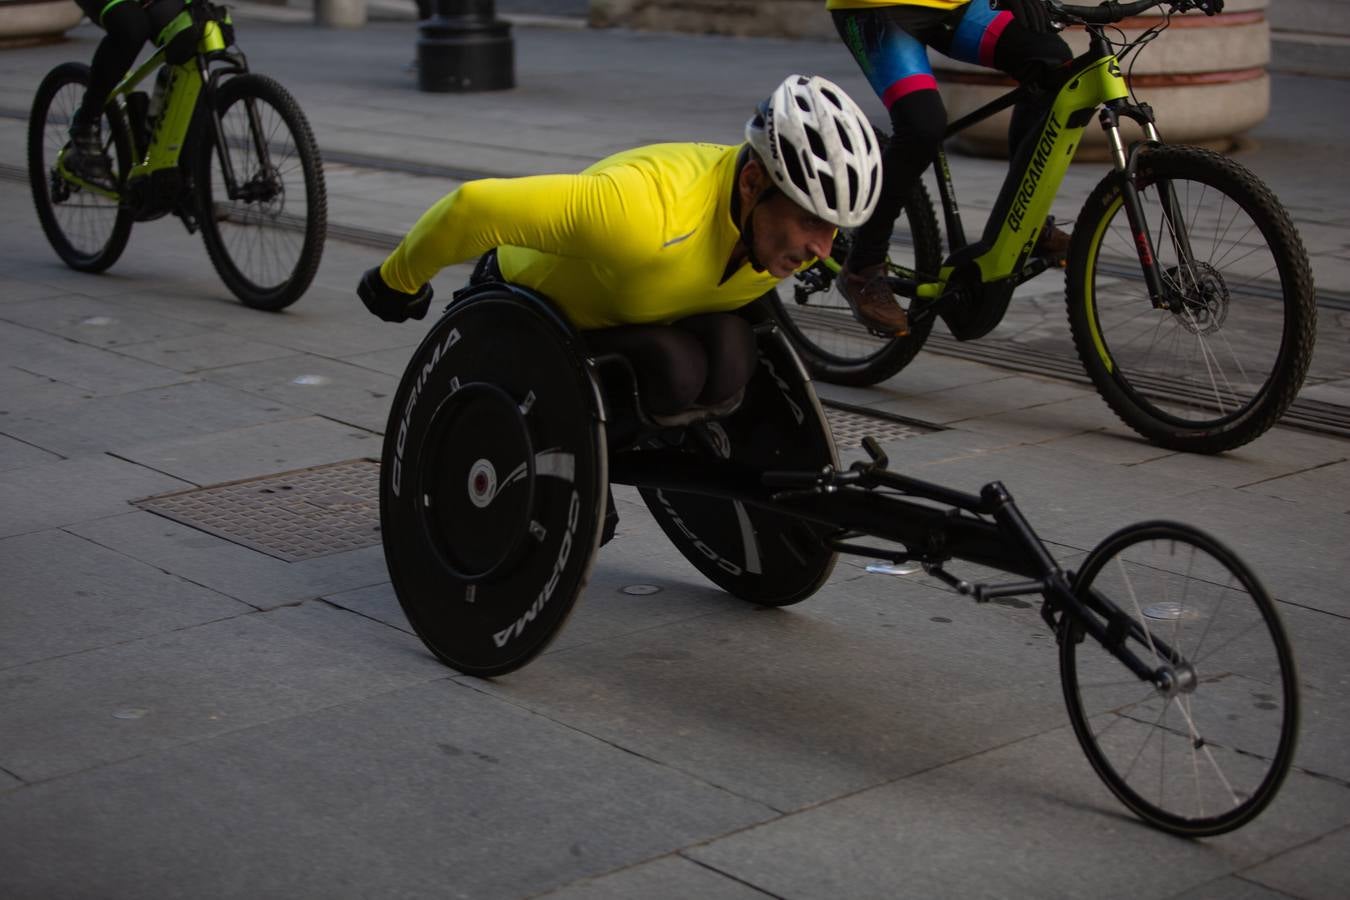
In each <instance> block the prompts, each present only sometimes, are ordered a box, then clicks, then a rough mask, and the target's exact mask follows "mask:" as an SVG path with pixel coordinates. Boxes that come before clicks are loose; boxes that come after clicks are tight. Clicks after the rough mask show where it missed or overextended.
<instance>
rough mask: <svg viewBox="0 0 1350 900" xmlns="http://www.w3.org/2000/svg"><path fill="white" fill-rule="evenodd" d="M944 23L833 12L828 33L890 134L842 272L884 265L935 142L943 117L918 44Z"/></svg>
mask: <svg viewBox="0 0 1350 900" xmlns="http://www.w3.org/2000/svg"><path fill="white" fill-rule="evenodd" d="M947 16H948V14H947V13H944V12H942V11H940V10H935V9H931V8H928V7H920V6H907V7H888V8H881V9H840V10H835V11H834V25H835V28H836V30H838V32H839V36H840V37H841V38H843V41H844V44H845V45H846V46H847V47H848V48H849V51H850V52H851V53H852V54H853V58H854V59H855V60H856V61H857V63H858V65H859V67H860V68H861V69H862V71H863V74H864V75H865V76H867V80H868V82H869V83H870V84H871V85H872V89H873V90H874V91H876V93H877V96H878V97H880V98H881V101H882V103H884V104H885V105H886V109H887V111H888V112H889V114H890V119H891V131H892V134H891V140H890V142H889V143H888V144H887V145H886V149H885V152H884V153H883V154H882V166H883V168H884V170H885V174H884V177H883V179H882V189H881V196H880V197H879V198H878V200H877V207H876V211H875V212H874V213H873V214H872V217H871V218H870V219H869V220H868V221H867V222H866V223H865V224H864V225H862V226H861V227H859V228H858V229H857V230H856V231H855V232H854V234H853V236H852V247H851V249H850V251H849V268H850V269H851V270H853V271H858V270H860V269H862V268H864V267H868V266H873V265H876V264H878V263H880V262H882V261H883V260H884V259H885V258H886V246H887V244H888V242H889V241H890V236H891V231H892V229H893V228H894V227H895V220H896V217H898V216H899V215H900V209H901V207H902V206H903V204H904V198H905V197H907V196H908V195H909V191H910V188H911V186H912V185H913V184H914V181H915V180H916V179H917V178H919V176H921V175H922V174H923V170H924V169H926V168H927V167H928V165H929V163H931V162H932V160H933V156H934V155H935V154H936V152H937V149H938V147H939V146H940V145H941V143H942V133H943V131H944V130H945V129H946V127H947V111H946V108H945V107H944V106H943V103H942V97H941V95H939V94H938V88H937V80H936V79H935V78H934V77H933V70H932V68H931V67H930V66H929V64H928V54H927V51H926V50H925V47H924V40H923V37H924V36H925V35H926V33H927V31H928V30H930V29H932V28H933V27H935V26H937V25H938V24H939V23H940V22H941V21H942V20H943V19H945V18H947Z"/></svg>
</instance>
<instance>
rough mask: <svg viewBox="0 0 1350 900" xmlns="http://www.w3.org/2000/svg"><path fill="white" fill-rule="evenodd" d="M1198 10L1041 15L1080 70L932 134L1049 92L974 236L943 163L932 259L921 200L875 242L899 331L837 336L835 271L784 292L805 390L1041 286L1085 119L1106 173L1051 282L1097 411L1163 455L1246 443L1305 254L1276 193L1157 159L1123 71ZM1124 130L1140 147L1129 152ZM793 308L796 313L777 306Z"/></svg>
mask: <svg viewBox="0 0 1350 900" xmlns="http://www.w3.org/2000/svg"><path fill="white" fill-rule="evenodd" d="M1158 6H1163V7H1167V11H1168V14H1167V15H1166V16H1164V17H1163V18H1162V19H1161V20H1160V21H1159V22H1158V24H1157V25H1155V26H1154V27H1152V28H1150V29H1148V30H1146V31H1144V32H1143V33H1142V34H1140V35H1138V36H1136V37H1135V38H1134V39H1133V40H1129V41H1126V40H1124V38H1121V39H1120V40H1118V41H1116V42H1115V43H1113V42H1112V40H1111V38H1110V37H1108V33H1107V32H1108V28H1109V26H1111V25H1113V24H1115V23H1118V22H1120V21H1122V20H1123V19H1125V18H1128V17H1130V16H1135V15H1138V14H1139V13H1141V12H1144V11H1146V10H1148V9H1151V8H1153V7H1158ZM1195 6H1196V3H1195V0H1140V2H1136V3H1114V2H1108V3H1103V4H1101V5H1100V6H1071V5H1068V4H1064V3H1060V2H1059V0H1046V7H1047V9H1048V11H1049V13H1050V16H1051V18H1052V20H1054V21H1055V22H1057V23H1059V24H1061V25H1084V26H1086V30H1087V33H1088V37H1089V47H1088V50H1087V52H1085V53H1084V54H1083V55H1081V56H1079V57H1077V58H1076V59H1075V60H1074V61H1073V62H1072V64H1071V65H1070V66H1069V67H1068V68H1066V69H1065V70H1062V71H1061V72H1059V73H1057V74H1056V76H1055V80H1054V82H1053V83H1052V84H1050V85H1047V86H1045V87H1044V88H1041V87H1036V88H1028V87H1021V88H1018V89H1016V90H1014V91H1012V92H1010V93H1008V94H1006V95H1004V96H1003V97H1001V98H999V99H997V100H995V101H993V102H992V103H989V104H987V105H986V106H984V107H982V108H980V109H978V110H976V111H975V112H972V113H971V114H969V115H967V116H965V117H964V118H962V119H960V120H959V121H957V122H953V123H952V124H951V125H950V126H949V127H948V129H947V134H948V136H951V135H953V134H956V133H958V132H960V131H962V130H964V129H966V128H968V127H970V126H971V125H973V124H975V123H976V122H979V121H982V120H984V119H987V118H988V117H990V116H992V115H994V114H995V113H997V112H999V111H1001V110H1004V109H1007V108H1008V107H1010V106H1012V105H1013V104H1014V103H1015V102H1016V101H1017V100H1018V99H1020V98H1021V97H1022V96H1023V95H1025V94H1026V92H1027V91H1028V90H1034V89H1049V90H1052V91H1054V92H1055V99H1054V104H1053V107H1052V109H1051V112H1050V113H1049V115H1048V116H1047V117H1046V119H1045V121H1044V123H1043V125H1042V127H1041V130H1040V133H1039V135H1038V136H1037V138H1036V139H1035V140H1029V141H1027V143H1026V146H1024V147H1022V148H1020V150H1019V152H1018V154H1017V155H1016V157H1015V158H1014V160H1013V162H1012V165H1011V166H1010V168H1009V173H1008V177H1007V179H1006V180H1005V181H1004V184H1003V188H1002V190H1001V192H1000V193H999V196H998V199H997V201H996V202H995V205H994V209H993V212H992V213H991V215H990V217H989V221H988V223H987V225H986V227H985V229H984V232H983V234H982V235H981V236H980V237H979V238H978V239H976V240H972V241H967V239H966V236H965V232H964V230H963V228H962V224H961V216H960V212H959V210H958V208H957V205H956V199H955V190H954V188H953V185H952V178H951V172H950V170H949V169H948V166H947V159H946V156H945V154H941V153H940V154H939V155H938V159H937V160H936V162H935V166H934V169H935V172H936V175H937V187H938V192H939V195H940V198H941V201H942V210H943V218H944V222H945V224H946V229H947V245H948V248H947V252H946V253H944V252H943V246H942V237H941V231H940V230H939V228H938V222H937V216H936V215H935V214H934V211H933V204H932V200H931V199H930V197H929V194H928V193H927V190H926V188H925V187H924V185H923V184H922V183H920V184H917V185H916V186H915V188H914V192H913V194H912V195H911V196H910V197H909V198H908V201H907V203H906V204H905V207H904V210H903V215H902V216H901V218H900V219H899V221H898V223H897V231H896V235H895V239H894V240H893V242H892V257H891V263H890V270H891V278H890V279H889V280H890V283H891V285H892V287H893V288H894V289H895V292H896V294H897V295H899V296H901V297H905V298H908V299H909V321H910V333H909V334H908V335H906V336H904V337H900V338H895V337H889V336H877V335H875V334H872V333H870V332H869V331H868V330H867V329H866V328H864V327H863V326H862V325H859V324H857V323H856V322H854V321H853V319H852V316H851V315H850V313H849V310H848V306H847V304H846V303H845V301H844V299H843V297H842V296H841V295H840V294H839V292H838V289H837V288H836V287H835V286H834V279H835V277H836V276H837V275H838V272H839V261H838V260H839V259H842V253H843V252H845V250H846V242H847V236H842V237H841V240H840V241H838V242H836V243H837V244H838V245H839V246H838V247H837V249H836V256H837V257H838V258H837V259H830V260H824V261H822V262H821V263H818V264H816V265H815V266H813V267H811V268H810V269H808V270H807V271H806V272H804V273H802V274H801V275H800V276H799V280H798V283H797V285H796V286H795V297H794V298H793V299H792V300H786V299H783V298H781V297H780V298H778V300H777V315H778V318H779V319H780V321H781V322H782V323H783V326H784V330H785V331H786V332H787V334H788V336H789V338H790V339H791V340H792V342H793V345H794V346H795V347H796V349H797V351H798V353H799V354H800V355H801V356H802V358H803V360H804V361H805V363H806V364H807V367H808V368H809V369H810V370H811V373H812V374H813V375H814V376H815V377H816V378H818V379H820V380H822V381H829V382H834V383H838V384H852V385H868V384H876V383H878V382H880V381H882V380H884V379H886V378H889V377H891V376H892V375H894V374H895V373H896V372H898V371H900V369H902V368H903V367H904V366H906V365H908V364H909V363H910V361H912V360H913V359H914V357H915V354H917V353H918V352H919V349H920V348H921V347H922V346H923V344H924V341H925V340H927V338H928V336H929V333H930V332H931V330H932V328H933V325H934V324H935V322H936V321H937V320H939V319H941V320H942V321H943V323H944V324H945V325H946V326H947V328H948V330H949V331H950V332H951V333H952V336H953V337H955V338H956V339H957V340H960V341H968V340H974V339H976V338H979V337H983V336H984V335H986V334H988V333H989V332H990V331H992V330H993V329H994V328H995V327H996V326H997V325H998V324H999V323H1000V322H1001V321H1002V319H1003V316H1004V314H1005V313H1006V311H1007V309H1008V304H1009V301H1010V300H1011V298H1012V294H1013V290H1014V289H1015V288H1016V287H1017V286H1018V285H1021V284H1023V283H1025V282H1026V281H1028V280H1030V279H1031V278H1034V277H1035V276H1037V275H1039V274H1041V273H1042V272H1044V271H1046V269H1047V268H1048V267H1049V264H1048V262H1047V261H1046V260H1044V259H1040V258H1038V257H1037V256H1035V255H1034V253H1033V248H1034V247H1035V246H1036V241H1037V238H1038V237H1039V235H1040V232H1041V229H1042V226H1043V225H1044V223H1045V220H1046V216H1047V214H1048V213H1049V212H1050V207H1051V204H1052V203H1053V201H1054V199H1055V195H1056V193H1057V192H1058V191H1059V188H1060V184H1061V183H1062V182H1063V179H1064V176H1065V174H1066V172H1067V171H1068V168H1069V163H1070V162H1071V161H1072V159H1073V156H1074V152H1075V151H1076V150H1077V148H1078V143H1079V140H1080V139H1081V137H1082V135H1083V132H1084V129H1086V128H1087V126H1088V125H1089V124H1090V123H1091V122H1092V120H1093V119H1094V118H1095V119H1097V120H1098V122H1099V123H1100V125H1101V127H1102V128H1103V130H1104V131H1105V133H1106V137H1107V141H1108V144H1109V146H1110V148H1111V156H1112V161H1113V163H1114V166H1113V168H1112V170H1111V171H1110V172H1108V173H1107V175H1106V177H1105V178H1103V179H1102V181H1101V182H1100V183H1099V184H1098V185H1097V187H1096V189H1095V190H1093V192H1092V194H1091V195H1090V196H1089V197H1088V199H1087V202H1086V203H1085V204H1084V205H1083V208H1082V211H1081V212H1080V213H1079V215H1078V219H1077V222H1076V223H1075V225H1074V230H1073V242H1072V246H1071V247H1070V250H1069V256H1068V260H1067V271H1066V282H1067V283H1066V288H1067V299H1068V313H1069V327H1070V331H1071V333H1072V336H1073V342H1074V346H1075V348H1076V349H1077V351H1078V356H1079V359H1080V360H1081V362H1082V364H1083V367H1084V368H1085V369H1086V371H1087V374H1088V376H1089V377H1090V378H1091V380H1092V383H1093V384H1094V386H1095V387H1096V388H1097V391H1098V393H1100V394H1101V396H1102V397H1103V398H1104V399H1105V400H1106V402H1107V403H1108V404H1109V405H1110V407H1111V408H1112V409H1113V410H1114V411H1115V413H1116V414H1117V415H1118V416H1119V417H1120V418H1121V419H1122V420H1123V421H1124V422H1125V423H1126V424H1127V425H1129V426H1130V427H1131V428H1133V429H1134V430H1135V431H1137V432H1138V433H1139V434H1141V435H1142V436H1144V437H1145V438H1147V439H1148V440H1150V441H1152V442H1153V443H1155V444H1158V445H1160V446H1163V447H1167V448H1170V449H1174V450H1183V451H1191V452H1198V453H1217V452H1220V451H1223V450H1229V449H1232V448H1234V447H1239V446H1241V445H1243V444H1245V443H1247V442H1249V441H1251V440H1253V439H1255V438H1256V437H1258V436H1260V435H1261V434H1263V433H1264V432H1265V431H1266V430H1267V429H1269V428H1270V427H1271V426H1273V425H1274V424H1275V422H1276V421H1277V420H1278V419H1279V418H1280V416H1281V415H1283V414H1284V412H1285V410H1286V409H1287V408H1288V407H1289V404H1290V403H1292V402H1293V400H1294V397H1295V395H1296V394H1297V393H1298V390H1299V388H1300V387H1301V386H1302V384H1303V378H1304V376H1305V375H1306V374H1307V370H1308V365H1309V362H1310V361H1311V358H1312V349H1313V342H1314V335H1315V332H1316V326H1317V307H1316V297H1315V293H1314V289H1313V279H1312V270H1311V268H1310V266H1309V263H1308V255H1307V251H1306V250H1305V249H1304V247H1303V243H1302V241H1301V239H1300V238H1299V235H1298V231H1297V230H1296V229H1295V227H1294V224H1293V221H1292V220H1291V218H1290V216H1289V214H1288V213H1287V212H1286V211H1285V209H1284V208H1283V207H1282V206H1281V205H1280V203H1279V201H1278V200H1277V199H1276V198H1275V195H1274V194H1273V193H1272V192H1271V191H1270V189H1269V188H1267V187H1266V186H1265V185H1264V184H1262V183H1261V181H1260V180H1259V179H1258V178H1257V177H1256V176H1255V175H1253V174H1252V173H1251V172H1250V171H1248V170H1247V169H1246V168H1244V167H1243V166H1241V165H1239V164H1238V163H1236V162H1234V161H1233V160H1231V159H1228V158H1227V157H1224V156H1222V155H1220V154H1218V153H1214V152H1211V151H1208V150H1203V149H1200V148H1196V147H1187V146H1181V145H1169V144H1165V143H1164V142H1163V140H1162V138H1161V137H1160V136H1159V132H1158V129H1157V127H1156V125H1155V123H1154V116H1153V110H1152V109H1151V108H1149V106H1148V105H1147V104H1145V103H1140V102H1136V101H1135V99H1134V98H1133V96H1132V94H1131V92H1130V88H1129V86H1128V85H1127V83H1126V79H1125V77H1124V76H1123V74H1122V72H1121V60H1122V59H1124V58H1125V57H1126V56H1127V55H1129V54H1131V53H1133V52H1135V51H1137V50H1138V49H1139V48H1141V47H1143V46H1144V45H1145V44H1147V43H1148V42H1149V41H1151V40H1153V38H1155V37H1156V36H1157V35H1158V34H1159V33H1160V32H1161V31H1162V29H1164V28H1166V27H1167V25H1168V22H1169V18H1170V15H1171V13H1173V12H1177V11H1184V10H1187V9H1190V8H1194V7H1195ZM1122 120H1132V121H1134V122H1136V123H1137V124H1138V125H1139V126H1140V127H1141V128H1142V129H1143V134H1144V139H1143V140H1142V141H1139V142H1137V143H1135V144H1133V145H1132V146H1129V147H1127V146H1126V145H1125V144H1124V142H1123V140H1122V138H1121V133H1120V123H1121V121H1122ZM794 300H795V302H793V301H794Z"/></svg>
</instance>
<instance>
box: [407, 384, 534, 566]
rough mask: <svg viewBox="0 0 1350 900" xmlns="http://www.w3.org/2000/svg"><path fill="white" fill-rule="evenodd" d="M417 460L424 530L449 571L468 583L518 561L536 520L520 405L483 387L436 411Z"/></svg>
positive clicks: (458, 394)
mask: <svg viewBox="0 0 1350 900" xmlns="http://www.w3.org/2000/svg"><path fill="white" fill-rule="evenodd" d="M422 458H423V459H426V460H434V461H435V462H434V464H431V465H428V466H427V468H426V470H425V472H424V474H423V476H422V484H421V487H420V490H421V495H422V503H421V505H422V513H423V525H424V527H425V528H426V529H427V532H428V534H429V535H430V537H431V539H432V541H431V543H432V545H433V546H434V547H436V548H437V550H438V551H439V552H440V554H441V556H442V558H443V560H444V562H445V564H446V566H447V567H448V568H449V569H450V570H451V571H452V572H454V573H456V575H457V576H458V577H460V578H462V579H463V580H465V581H468V582H480V581H485V580H487V579H489V578H491V577H492V576H493V575H494V574H496V573H499V572H500V571H502V570H503V569H504V568H505V567H507V566H508V565H509V563H510V562H511V561H512V560H513V559H514V558H515V554H516V551H517V549H518V548H519V546H520V543H521V541H522V540H523V539H524V538H525V536H526V535H527V534H529V526H530V522H531V520H532V518H533V516H534V494H535V459H534V444H533V441H532V440H531V437H530V431H529V428H528V425H527V423H526V420H525V416H524V415H523V414H522V412H521V410H520V407H519V405H518V404H517V403H516V401H515V400H514V399H512V397H511V396H510V395H509V394H508V393H506V391H504V390H502V389H501V388H499V387H497V386H496V385H491V384H486V383H482V382H478V383H473V384H468V385H465V386H463V387H461V388H460V389H459V390H457V391H455V392H454V393H452V394H451V395H450V396H449V397H447V398H446V399H445V400H444V401H443V402H442V404H441V406H440V408H438V409H437V410H436V413H435V415H434V419H433V422H432V425H431V428H430V429H429V430H428V432H427V437H426V442H425V445H424V449H423V453H422Z"/></svg>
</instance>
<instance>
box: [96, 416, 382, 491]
mask: <svg viewBox="0 0 1350 900" xmlns="http://www.w3.org/2000/svg"><path fill="white" fill-rule="evenodd" d="M118 453H119V454H120V455H121V456H122V457H124V458H125V459H128V460H131V461H132V462H135V463H138V464H140V465H142V466H145V467H146V468H149V469H154V470H156V471H159V472H166V473H169V474H171V475H173V476H175V477H177V478H180V479H181V480H183V481H186V482H189V483H191V484H195V485H198V486H204V485H210V484H220V483H223V482H226V481H240V480H243V479H245V478H257V477H260V476H263V475H272V474H275V473H277V472H289V471H292V470H295V469H304V468H308V467H309V466H318V465H323V464H325V463H332V462H341V461H343V460H348V459H363V458H371V459H378V458H379V456H380V438H379V436H378V435H376V434H373V433H372V432H370V431H367V430H364V429H361V428H356V427H353V426H350V425H344V424H342V423H340V422H334V421H332V420H330V419H325V418H322V417H320V416H304V417H301V418H297V419H288V420H284V421H281V422H273V423H265V424H261V425H252V426H248V427H242V428H233V429H230V430H228V431H221V432H216V433H214V434H210V435H197V436H193V437H186V438H179V439H176V440H163V441H148V442H145V443H138V444H131V445H128V446H123V447H121V448H119V450H118ZM156 493H166V491H162V490H161V491H145V492H144V493H141V494H139V495H137V496H136V499H141V498H144V497H149V496H151V495H153V494H156Z"/></svg>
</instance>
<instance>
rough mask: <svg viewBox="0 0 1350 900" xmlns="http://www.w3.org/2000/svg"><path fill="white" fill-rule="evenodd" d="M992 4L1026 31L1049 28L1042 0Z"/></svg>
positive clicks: (1001, 1) (1041, 31)
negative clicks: (1008, 13) (1008, 14)
mask: <svg viewBox="0 0 1350 900" xmlns="http://www.w3.org/2000/svg"><path fill="white" fill-rule="evenodd" d="M1218 2H1219V3H1222V2H1223V0H1218ZM993 5H995V6H996V7H997V8H998V9H1006V10H1007V11H1008V12H1010V13H1012V14H1013V18H1014V19H1016V20H1017V21H1019V22H1021V23H1022V26H1023V27H1024V28H1026V29H1027V30H1028V31H1035V32H1037V33H1040V34H1044V33H1045V32H1047V31H1049V30H1050V13H1048V12H1046V10H1045V3H1044V2H1043V0H994V4H993Z"/></svg>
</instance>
